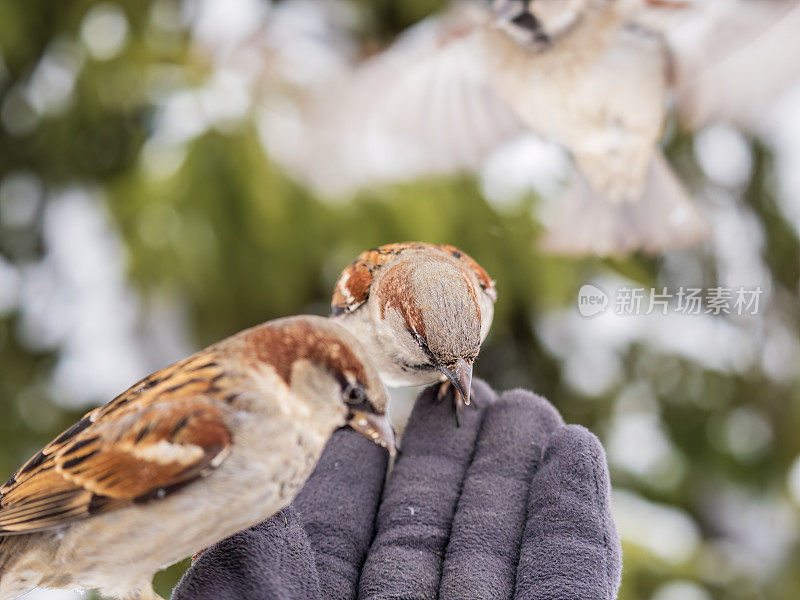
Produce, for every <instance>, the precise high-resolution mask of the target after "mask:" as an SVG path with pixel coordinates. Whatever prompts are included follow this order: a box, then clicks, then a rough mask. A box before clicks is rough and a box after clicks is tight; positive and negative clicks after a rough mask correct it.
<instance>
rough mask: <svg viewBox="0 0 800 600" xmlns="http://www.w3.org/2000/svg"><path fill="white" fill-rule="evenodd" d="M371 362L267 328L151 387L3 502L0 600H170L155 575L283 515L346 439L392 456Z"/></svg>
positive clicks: (160, 376) (355, 349) (310, 328)
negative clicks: (328, 451)
mask: <svg viewBox="0 0 800 600" xmlns="http://www.w3.org/2000/svg"><path fill="white" fill-rule="evenodd" d="M386 404H387V395H386V390H385V388H384V386H383V384H382V383H381V381H380V379H379V377H378V375H377V373H376V372H375V370H374V368H373V367H372V366H371V364H370V360H369V357H368V354H367V352H366V351H365V349H364V348H362V347H361V346H360V345H359V344H358V342H357V341H356V340H355V339H354V337H353V336H352V335H351V334H350V333H348V331H347V330H346V329H345V328H344V327H342V326H341V325H339V324H338V323H336V322H333V321H331V320H330V319H327V318H324V317H315V316H297V317H288V318H284V319H278V320H274V321H269V322H267V323H264V324H262V325H258V326H256V327H253V328H252V329H247V330H245V331H242V332H241V333H238V334H236V335H234V336H232V337H230V338H227V339H225V340H223V341H221V342H218V343H216V344H214V345H212V346H210V347H208V348H206V349H205V350H202V351H200V352H198V353H196V354H194V355H192V356H190V357H188V358H186V359H184V360H182V361H180V362H178V363H175V364H173V365H171V366H169V367H166V368H164V369H162V370H160V371H157V372H155V373H153V374H152V375H149V376H148V377H145V378H144V379H142V380H141V381H139V382H138V383H136V384H135V385H134V386H132V387H131V388H129V389H128V390H126V391H125V392H123V393H122V394H120V395H119V396H117V397H116V398H115V399H114V400H112V401H111V402H109V403H108V404H106V405H104V406H101V407H99V408H97V409H95V410H93V411H91V412H90V413H88V414H87V415H86V416H85V417H83V418H82V419H81V420H80V421H78V422H77V423H76V424H75V425H73V426H72V427H70V428H69V429H68V430H66V431H65V432H64V433H62V434H61V435H60V436H58V437H57V438H56V439H55V440H53V441H52V442H51V443H50V444H49V445H47V446H45V447H44V449H42V450H41V451H40V452H38V453H37V454H36V455H35V456H34V457H33V458H31V459H30V460H29V461H28V462H27V463H25V465H24V466H23V467H22V468H20V469H19V470H18V471H17V472H16V473H15V474H14V475H13V476H12V477H11V479H9V481H8V482H7V483H6V484H5V485H4V486H3V487H2V488H0V599H2V600H7V599H10V598H15V597H17V596H19V595H21V594H23V593H25V592H27V591H28V590H30V589H32V588H34V587H38V586H40V587H46V588H62V589H64V588H83V589H97V590H99V591H100V592H101V593H102V594H104V595H107V596H111V597H114V598H120V599H124V600H134V599H142V600H150V599H155V598H159V596H157V595H156V593H155V592H154V591H153V588H152V586H151V581H152V577H153V575H154V573H155V572H156V571H158V570H159V569H161V568H163V567H165V566H166V565H170V564H172V563H174V562H177V561H178V560H181V559H183V558H184V557H186V556H190V555H192V554H194V553H196V552H198V551H200V550H202V549H204V548H206V547H208V546H210V545H212V544H213V543H215V542H217V541H219V540H221V539H223V538H225V537H227V536H230V535H232V534H233V533H236V532H237V531H240V530H243V529H246V528H248V527H251V526H253V525H255V524H257V523H259V522H261V521H263V520H265V519H267V518H268V517H270V516H272V515H274V514H275V513H277V512H278V511H280V510H281V509H282V508H283V507H285V506H286V505H287V504H289V503H290V502H291V501H292V499H293V498H294V496H295V494H296V492H297V491H298V489H299V488H300V487H301V486H302V485H303V483H304V482H305V481H306V479H307V478H308V476H309V475H310V474H311V471H312V470H313V468H314V466H315V464H316V462H317V460H318V459H319V457H320V455H321V453H322V449H323V447H324V446H325V443H326V442H327V440H328V439H329V438H330V436H331V434H332V433H333V432H334V430H336V429H337V428H340V427H343V426H345V425H349V426H350V427H352V428H353V429H355V430H356V431H358V432H360V433H361V434H363V435H364V436H366V437H367V438H368V439H370V440H373V441H374V442H376V443H378V444H380V445H382V446H384V447H386V448H387V449H388V450H389V452H390V454H393V453H394V434H393V431H392V429H391V427H390V425H389V422H388V419H387V416H386Z"/></svg>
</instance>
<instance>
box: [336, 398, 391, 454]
mask: <svg viewBox="0 0 800 600" xmlns="http://www.w3.org/2000/svg"><path fill="white" fill-rule="evenodd" d="M350 414H351V416H350V420H349V421H348V422H347V424H348V425H349V426H350V427H352V428H353V430H355V431H357V432H358V433H360V434H361V435H363V436H364V437H365V438H367V439H368V440H372V441H373V442H375V443H376V444H378V445H379V446H383V447H384V448H386V449H387V450H388V451H389V456H392V457H393V456H394V455H395V454H397V444H396V443H395V439H394V429H392V424H391V423H390V422H389V416H388V415H385V414H384V415H378V414H375V413H370V412H366V411H363V410H354V411H352V413H350Z"/></svg>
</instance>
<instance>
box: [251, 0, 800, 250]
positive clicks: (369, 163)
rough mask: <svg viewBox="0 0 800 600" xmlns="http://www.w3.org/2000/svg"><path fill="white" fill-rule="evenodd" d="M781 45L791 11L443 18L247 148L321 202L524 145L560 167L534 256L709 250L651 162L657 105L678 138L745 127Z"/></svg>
mask: <svg viewBox="0 0 800 600" xmlns="http://www.w3.org/2000/svg"><path fill="white" fill-rule="evenodd" d="M797 31H800V6H799V5H798V2H797V0H706V1H702V2H701V1H699V0H698V1H695V0H494V2H488V1H485V2H477V3H459V4H456V5H454V6H453V8H452V9H451V10H449V11H448V12H446V13H445V14H442V15H438V16H434V17H430V18H428V19H426V20H424V21H422V22H420V23H418V24H417V25H415V26H413V27H411V28H410V29H409V30H407V31H406V32H404V33H403V34H402V35H401V36H400V37H399V39H397V40H396V41H395V42H394V43H393V44H392V45H391V46H390V47H389V48H387V49H386V50H384V51H382V52H380V53H378V54H376V55H374V56H372V57H371V58H369V59H367V60H365V61H364V62H362V63H360V64H358V65H356V66H354V68H353V69H352V71H351V72H349V73H345V74H343V75H341V76H337V77H333V78H330V80H328V81H325V82H324V83H322V84H319V85H318V86H316V87H312V88H310V89H308V90H307V93H306V95H305V97H304V98H303V99H302V101H301V102H299V103H298V105H296V106H295V107H294V109H296V110H294V109H293V112H292V113H291V115H292V116H291V120H292V125H291V127H290V128H288V129H287V126H286V122H285V121H286V119H285V118H284V117H285V116H286V115H283V116H276V117H274V118H273V119H269V120H268V125H267V126H266V127H265V128H264V129H263V133H264V136H265V139H266V143H267V147H268V148H269V150H270V153H271V154H272V155H273V158H274V159H276V160H277V161H278V162H279V163H281V164H282V165H283V166H284V167H285V168H286V169H287V170H288V171H289V172H290V173H292V174H293V175H294V176H295V177H297V178H299V179H300V180H302V181H304V182H306V183H307V184H309V185H311V186H312V187H313V188H314V189H315V190H316V191H317V192H318V193H320V194H323V195H326V196H338V195H345V194H347V193H352V192H353V191H354V190H356V189H358V188H360V187H363V186H368V185H372V184H378V183H382V182H393V181H403V180H411V179H416V178H419V177H424V176H430V175H440V174H447V173H452V172H458V171H469V170H475V169H478V168H479V167H480V166H481V165H482V163H483V161H484V160H485V159H486V157H487V156H488V155H489V154H490V153H491V152H492V151H494V150H495V149H496V148H498V147H499V146H500V145H502V144H503V143H505V142H506V141H508V140H510V139H512V138H514V137H516V136H518V135H520V134H522V133H524V132H533V133H535V134H537V135H539V136H541V137H542V138H545V139H547V140H550V141H552V142H555V143H557V144H559V145H560V146H562V147H563V148H564V149H565V150H567V151H568V153H569V154H570V156H571V158H572V162H573V164H574V171H573V174H572V176H571V181H570V182H569V184H568V189H567V190H566V192H565V195H564V197H563V198H561V199H560V201H559V203H558V208H557V211H556V215H555V220H554V223H553V224H552V226H551V227H550V229H549V230H548V231H547V232H546V234H545V236H544V239H543V245H544V247H545V248H546V249H548V250H550V251H552V252H556V253H565V254H599V255H620V254H625V253H628V252H631V251H635V250H643V251H646V252H657V251H661V250H664V249H668V248H675V247H681V246H687V245H690V244H692V243H694V242H697V241H699V240H702V239H703V238H704V237H706V236H707V235H708V233H709V227H708V225H707V223H706V220H705V218H704V217H703V214H702V212H701V211H700V210H699V208H698V207H697V206H696V204H695V203H694V202H693V201H692V199H691V198H690V196H689V195H688V194H687V192H686V191H685V190H684V188H683V186H682V185H681V183H680V182H679V181H678V178H677V177H676V175H675V173H674V172H673V171H672V169H671V168H670V166H669V164H668V163H667V161H666V159H665V158H664V156H663V154H662V153H661V150H660V148H659V140H660V138H661V136H662V132H663V128H664V123H665V119H666V116H667V113H668V110H669V108H670V106H671V105H674V109H675V110H676V112H677V113H678V115H679V117H680V119H681V122H682V123H683V124H684V125H685V126H687V127H689V128H697V127H700V126H702V125H704V124H707V123H709V122H710V121H713V120H724V121H729V122H734V123H736V124H738V125H740V126H744V127H748V126H750V125H752V124H753V123H755V122H756V121H757V120H758V118H759V116H760V114H761V113H762V112H763V111H764V110H765V107H766V106H767V105H768V103H769V102H770V101H772V100H774V98H775V97H776V96H777V95H778V94H779V93H780V92H781V91H783V89H784V88H786V87H788V85H789V84H791V83H793V82H796V81H798V80H799V79H800V35H797ZM287 132H293V134H290V135H288V136H287ZM289 138H291V140H289Z"/></svg>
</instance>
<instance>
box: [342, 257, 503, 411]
mask: <svg viewBox="0 0 800 600" xmlns="http://www.w3.org/2000/svg"><path fill="white" fill-rule="evenodd" d="M368 298H369V300H370V302H369V308H368V309H367V311H368V315H369V318H370V322H371V323H372V327H374V328H375V329H376V335H377V338H378V339H379V340H380V346H381V351H382V352H384V353H386V354H388V355H390V357H391V361H392V362H393V363H394V364H395V365H397V366H398V367H399V368H400V369H402V370H403V371H404V372H406V373H422V374H424V373H429V374H430V378H429V380H430V381H434V380H435V379H436V377H437V375H438V374H439V373H442V374H444V375H445V376H446V377H447V379H449V380H450V381H451V383H452V384H453V386H454V387H455V389H456V390H457V391H458V392H459V393H460V394H461V396H462V398H463V400H464V401H465V403H467V404H468V403H469V394H470V384H471V379H472V365H473V363H474V361H475V359H476V358H477V356H478V353H479V352H480V348H481V343H482V342H483V340H484V338H485V337H486V335H487V334H488V331H489V327H490V325H491V321H492V316H493V313H494V306H493V304H494V300H495V298H496V295H495V290H494V282H493V281H492V280H491V279H490V278H489V276H488V274H487V273H486V271H484V270H483V268H481V267H480V265H478V263H477V262H475V261H474V260H472V258H470V257H469V256H468V255H466V254H464V253H463V252H461V251H460V250H458V249H457V248H454V247H452V246H438V245H434V244H423V243H405V244H391V245H389V246H383V247H381V248H377V249H375V250H372V251H369V252H365V253H363V254H362V255H361V256H360V257H359V259H358V260H356V262H354V263H353V264H352V265H350V267H348V269H347V270H345V273H343V275H342V277H341V278H340V279H339V283H338V284H337V292H336V293H335V294H334V302H333V309H334V314H342V315H346V314H347V313H349V312H353V311H354V310H355V309H357V308H359V307H360V306H361V305H362V304H364V303H365V302H366V301H367V299H368Z"/></svg>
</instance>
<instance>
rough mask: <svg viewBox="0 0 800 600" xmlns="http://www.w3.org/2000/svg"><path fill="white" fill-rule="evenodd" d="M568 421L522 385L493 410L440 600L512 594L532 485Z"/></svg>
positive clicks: (462, 504) (456, 524) (461, 507)
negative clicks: (552, 438)
mask: <svg viewBox="0 0 800 600" xmlns="http://www.w3.org/2000/svg"><path fill="white" fill-rule="evenodd" d="M563 424H564V422H563V421H562V420H561V416H560V415H559V414H558V412H557V411H556V409H555V408H553V406H552V404H550V403H549V402H548V401H547V400H545V399H544V398H541V397H540V396H536V395H534V394H532V393H530V392H527V391H522V390H515V391H512V392H506V393H504V394H503V395H502V396H501V397H500V399H499V400H498V401H497V403H495V404H494V405H493V406H491V407H490V408H489V409H488V410H487V412H486V417H485V419H484V421H483V426H482V427H481V430H480V435H479V437H478V442H477V445H476V449H475V456H474V458H473V460H472V464H471V465H470V467H469V469H468V471H467V477H466V480H465V481H464V488H463V491H462V493H461V498H460V499H459V501H458V508H457V510H456V514H455V517H454V519H453V528H452V533H451V534H450V542H449V544H448V546H447V554H446V556H445V560H444V568H443V572H442V583H441V589H440V592H439V598H440V599H441V600H457V599H458V600H467V599H469V600H481V599H484V598H485V599H492V600H501V599H510V598H511V597H512V595H513V593H514V585H515V579H516V575H517V561H518V559H519V547H520V540H521V538H522V532H523V530H524V529H525V518H526V513H527V504H528V494H529V490H530V482H531V479H532V477H533V473H534V471H535V468H536V466H537V465H538V462H539V460H540V459H541V456H542V453H543V451H544V448H545V447H546V446H547V443H548V441H549V438H550V435H551V433H552V432H553V431H554V430H555V429H557V428H559V427H561V426H562V425H563Z"/></svg>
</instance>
